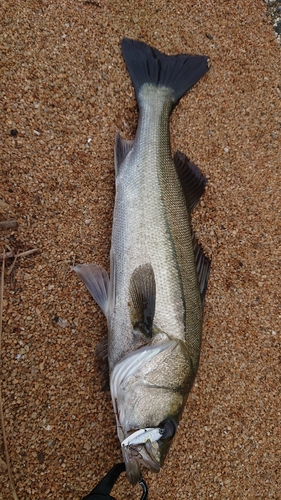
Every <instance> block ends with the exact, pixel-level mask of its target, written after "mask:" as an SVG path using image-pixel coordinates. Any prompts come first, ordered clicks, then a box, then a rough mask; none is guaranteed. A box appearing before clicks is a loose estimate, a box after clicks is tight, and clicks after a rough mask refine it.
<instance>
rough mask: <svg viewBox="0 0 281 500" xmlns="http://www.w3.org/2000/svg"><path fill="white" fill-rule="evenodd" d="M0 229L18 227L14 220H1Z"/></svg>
mask: <svg viewBox="0 0 281 500" xmlns="http://www.w3.org/2000/svg"><path fill="white" fill-rule="evenodd" d="M0 227H2V229H8V228H15V227H18V223H17V221H16V220H12V219H10V220H1V221H0Z"/></svg>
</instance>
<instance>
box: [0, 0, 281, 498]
mask: <svg viewBox="0 0 281 500" xmlns="http://www.w3.org/2000/svg"><path fill="white" fill-rule="evenodd" d="M266 9H267V7H266V5H265V3H264V2H263V1H262V0H257V1H256V2H252V1H251V0H236V1H235V2H233V1H228V0H225V1H218V0H206V1H204V2H203V1H200V0H193V1H191V0H185V1H183V2H180V1H176V0H171V1H167V2H163V1H160V0H151V1H148V0H138V1H135V0H130V1H128V0H126V1H121V2H113V1H110V0H104V1H102V0H97V1H96V0H95V1H94V0H93V1H90V0H89V1H83V0H67V1H60V2H59V1H55V0H53V1H48V0H41V1H39V0H26V1H20V0H18V1H16V0H8V1H5V0H4V1H2V2H1V10H0V15H1V17H2V19H1V22H0V25H1V29H2V30H3V31H2V33H1V39H0V49H1V53H2V56H1V87H2V93H1V101H2V103H1V104H2V106H1V120H0V122H1V128H2V130H1V185H0V199H1V200H2V203H1V207H0V209H1V213H0V220H2V221H3V220H7V219H14V220H16V221H17V223H18V228H17V229H0V241H1V247H0V253H1V254H2V252H3V250H4V249H5V250H6V251H7V252H14V253H17V252H23V251H27V250H30V249H35V248H37V249H39V251H38V252H37V253H34V254H32V255H29V256H23V257H19V258H18V260H17V262H16V263H15V266H14V268H13V269H12V270H11V272H9V271H8V272H9V274H8V272H7V271H6V276H5V290H4V311H3V341H2V354H1V357H2V372H1V378H2V397H3V408H4V420H5V429H6V434H7V443H8V448H9V453H10V460H11V469H12V474H13V477H14V482H15V485H16V490H17V493H18V498H19V499H20V500H33V499H34V500H35V499H36V500H38V499H40V500H41V499H54V498H55V499H58V500H62V499H74V500H78V499H79V498H81V497H82V496H83V495H85V494H86V493H88V492H89V491H90V490H91V489H92V487H93V486H94V485H95V484H96V483H97V481H98V480H99V479H101V477H103V475H104V474H105V472H107V470H108V469H109V468H110V467H111V466H112V465H113V464H114V463H117V462H118V461H120V460H121V453H120V447H119V442H118V440H117V437H116V432H115V421H114V415H113V411H112V406H111V401H110V394H109V392H108V390H107V388H106V377H105V374H104V373H103V371H102V369H101V368H102V367H101V363H100V362H99V361H98V360H97V359H96V357H95V356H94V351H95V347H96V345H97V343H98V341H99V340H100V339H101V338H102V337H103V336H104V335H105V333H106V322H105V319H104V317H103V315H102V313H101V311H100V310H99V309H98V307H97V306H96V305H95V304H94V302H93V301H92V300H91V298H90V296H89V294H88V293H87V291H86V289H85V288H84V286H83V285H82V283H80V282H79V280H78V278H77V277H76V275H75V274H74V273H73V272H71V271H70V266H71V265H73V264H74V263H80V262H98V263H100V264H102V265H103V266H104V267H106V268H107V269H108V267H109V259H108V257H109V248H110V234H111V221H112V210H113V204H114V167H113V147H114V137H115V133H116V131H117V130H119V131H120V132H121V133H122V135H123V136H125V137H126V138H132V137H133V136H134V133H135V130H136V124H137V110H136V103H135V100H134V92H133V88H132V85H131V82H130V78H129V75H128V73H127V71H126V68H125V64H124V62H123V59H122V56H121V51H120V42H121V40H122V38H123V37H124V36H129V37H132V38H139V39H142V40H144V41H146V42H147V43H150V44H152V45H154V46H156V47H157V48H158V49H160V50H161V51H163V52H166V53H168V54H171V53H179V52H187V53H188V52H189V53H199V54H207V55H209V57H210V59H211V61H212V68H211V70H210V71H209V73H208V74H207V75H206V76H205V77H204V78H203V79H202V80H201V81H200V82H199V84H198V85H196V87H194V88H193V89H192V91H191V92H190V93H189V94H188V96H186V97H185V98H183V99H182V101H181V102H180V104H179V106H178V107H177V108H176V110H175V112H174V114H173V117H172V122H171V136H172V146H173V149H180V150H181V151H183V152H185V153H186V154H187V155H188V156H189V157H190V158H191V159H192V160H193V161H194V162H195V163H196V164H197V165H198V166H200V168H201V169H202V171H203V172H204V173H205V174H206V175H207V176H208V179H209V184H208V189H207V192H206V194H205V196H204V199H203V201H202V202H201V203H200V206H199V207H198V209H197V210H196V214H195V217H194V225H195V228H196V230H197V233H198V235H199V237H200V239H201V241H202V243H203V245H204V248H205V249H206V251H207V253H208V254H209V255H211V256H212V270H211V276H210V281H209V289H208V294H207V299H206V309H205V323H204V339H203V346H202V355H201V364H200V369H199V373H198V376H197V379H196V383H195V386H194V388H193V390H192V393H191V395H190V397H189V401H188V404H187V407H186V410H185V412H184V415H183V420H182V423H181V425H180V428H179V431H178V434H177V437H176V439H175V441H174V445H173V447H172V449H171V450H170V454H169V456H168V457H167V460H166V463H165V466H164V468H163V470H162V471H161V472H160V474H159V475H158V476H157V475H153V474H150V473H145V474H144V477H145V479H146V480H147V482H148V484H149V489H150V499H151V500H155V499H159V498H164V499H166V500H168V499H175V498H179V499H187V498H188V499H193V500H194V499H199V500H205V499H209V498H213V499H221V500H226V499H231V500H236V499H237V500H238V499H239V500H245V499H247V500H248V499H280V498H281V472H280V460H281V456H280V455H281V432H280V413H281V403H280V387H281V381H280V361H281V356H280V324H281V320H280V316H281V311H280V254H281V251H280V234H281V232H280V231H281V224H280V222H281V202H280V190H279V189H280V188H279V186H280V184H281V170H280V142H281V103H280V97H281V93H280V92H281V78H280V67H281V51H280V47H279V46H278V44H277V42H276V39H275V34H274V31H273V28H272V25H271V23H270V18H269V17H268V16H267V15H266ZM11 131H13V132H11ZM3 201H4V202H5V203H6V204H7V205H5V206H4V204H3ZM12 262H13V259H9V260H7V269H8V270H9V269H10V266H11V265H12ZM0 452H1V457H2V458H3V459H4V453H3V441H2V438H1V435H0ZM113 495H115V496H116V498H117V499H118V500H121V499H129V498H130V499H132V498H139V497H140V490H139V488H138V487H137V488H136V489H135V490H133V488H131V486H130V485H129V484H128V482H127V480H126V478H125V476H123V477H122V479H120V481H119V483H118V485H117V486H116V488H115V489H114V490H113ZM11 498H12V494H11V492H10V487H9V483H8V475H7V472H5V471H2V472H1V471H0V499H1V500H10V499H11Z"/></svg>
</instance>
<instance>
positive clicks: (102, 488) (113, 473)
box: [82, 462, 148, 500]
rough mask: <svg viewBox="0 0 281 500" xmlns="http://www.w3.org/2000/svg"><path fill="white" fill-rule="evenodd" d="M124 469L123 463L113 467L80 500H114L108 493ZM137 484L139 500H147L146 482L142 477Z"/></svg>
mask: <svg viewBox="0 0 281 500" xmlns="http://www.w3.org/2000/svg"><path fill="white" fill-rule="evenodd" d="M125 470H126V467H125V464H124V462H121V463H120V464H117V465H114V467H112V469H110V471H109V472H108V473H107V474H106V476H104V478H103V479H102V480H101V481H100V482H99V483H98V484H97V486H96V487H95V488H94V489H93V490H92V491H91V493H89V495H87V496H86V497H83V498H82V500H116V499H115V498H114V497H112V496H110V492H111V490H112V488H113V486H114V485H115V483H116V481H117V479H118V477H119V476H120V474H122V472H125ZM139 484H140V486H141V487H142V496H141V499H140V500H148V489H147V485H146V482H145V481H144V479H143V478H142V477H140V479H139Z"/></svg>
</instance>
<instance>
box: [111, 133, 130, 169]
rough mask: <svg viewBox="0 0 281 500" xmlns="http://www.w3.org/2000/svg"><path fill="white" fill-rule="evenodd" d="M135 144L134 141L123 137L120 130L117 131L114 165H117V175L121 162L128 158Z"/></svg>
mask: <svg viewBox="0 0 281 500" xmlns="http://www.w3.org/2000/svg"><path fill="white" fill-rule="evenodd" d="M133 145H134V141H129V140H127V139H123V137H121V135H120V134H119V132H117V134H116V137H115V148H114V165H115V175H116V176H117V174H118V171H119V167H120V165H121V163H122V162H123V161H124V159H125V158H126V156H127V154H128V153H129V151H131V149H132V147H133Z"/></svg>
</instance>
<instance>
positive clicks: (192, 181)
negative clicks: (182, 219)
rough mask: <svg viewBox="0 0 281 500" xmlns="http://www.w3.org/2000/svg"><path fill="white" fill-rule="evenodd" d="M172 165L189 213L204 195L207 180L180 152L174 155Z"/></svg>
mask: <svg viewBox="0 0 281 500" xmlns="http://www.w3.org/2000/svg"><path fill="white" fill-rule="evenodd" d="M174 163H175V167H176V171H177V174H178V176H179V180H180V183H181V186H182V190H183V193H184V196H185V200H186V205H187V210H188V212H189V213H191V212H192V210H193V209H194V207H195V206H196V205H197V203H198V201H199V200H200V198H201V196H202V195H203V194H204V191H205V186H206V184H207V179H206V177H205V176H204V175H203V174H202V172H201V170H200V168H198V167H197V166H196V165H195V164H194V163H192V161H190V160H189V159H188V158H187V157H186V156H185V154H184V153H181V152H180V151H177V152H176V153H175V155H174Z"/></svg>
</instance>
